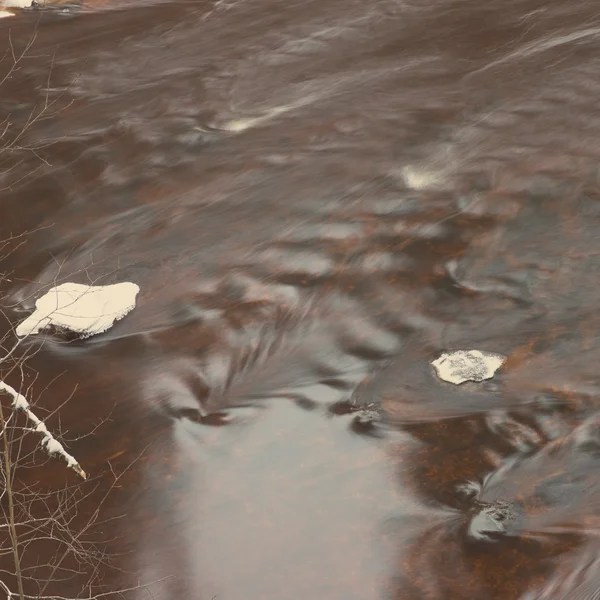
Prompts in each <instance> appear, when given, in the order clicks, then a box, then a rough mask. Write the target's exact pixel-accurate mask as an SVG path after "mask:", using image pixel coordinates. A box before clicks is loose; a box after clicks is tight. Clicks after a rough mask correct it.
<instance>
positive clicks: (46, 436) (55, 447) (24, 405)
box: [0, 381, 86, 479]
mask: <svg viewBox="0 0 600 600" xmlns="http://www.w3.org/2000/svg"><path fill="white" fill-rule="evenodd" d="M0 392H4V393H5V394H8V395H9V396H10V397H11V398H12V407H13V408H14V409H15V410H18V411H21V412H23V413H25V415H27V418H28V419H29V420H30V421H31V422H32V423H33V425H34V427H32V428H31V431H35V432H36V433H39V434H40V435H41V436H42V442H41V446H42V448H43V449H44V450H45V451H46V452H47V453H48V454H49V455H50V456H53V455H55V454H57V455H58V456H60V457H62V458H63V459H64V460H65V462H66V463H67V466H68V467H69V468H71V469H73V470H74V471H75V473H77V474H78V475H81V477H83V478H84V479H85V478H86V474H85V471H84V470H83V469H82V468H81V466H80V464H79V463H78V462H77V460H76V459H75V458H74V457H73V456H72V455H71V454H69V453H68V452H67V451H66V450H65V448H64V446H63V445H62V444H61V443H60V442H59V441H58V440H57V439H56V438H55V437H54V436H53V435H52V434H51V433H50V432H49V431H48V428H47V427H46V425H45V423H44V422H43V421H42V420H41V419H40V418H39V417H37V416H36V415H35V413H34V412H33V411H32V410H31V407H30V405H29V402H27V399H26V398H25V396H23V395H22V394H19V392H17V390H15V389H14V388H13V387H11V386H10V385H8V384H7V383H4V382H3V381H0Z"/></svg>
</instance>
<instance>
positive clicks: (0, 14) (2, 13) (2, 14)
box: [0, 9, 15, 19]
mask: <svg viewBox="0 0 600 600" xmlns="http://www.w3.org/2000/svg"><path fill="white" fill-rule="evenodd" d="M14 16H15V13H11V12H9V11H7V10H1V9H0V19H4V18H5V17H14Z"/></svg>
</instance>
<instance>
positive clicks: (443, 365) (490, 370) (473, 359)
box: [431, 350, 506, 385]
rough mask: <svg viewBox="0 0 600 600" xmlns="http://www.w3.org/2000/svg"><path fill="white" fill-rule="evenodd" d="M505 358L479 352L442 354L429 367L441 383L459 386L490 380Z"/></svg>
mask: <svg viewBox="0 0 600 600" xmlns="http://www.w3.org/2000/svg"><path fill="white" fill-rule="evenodd" d="M505 360H506V356H504V355H502V354H495V353H493V352H484V351H481V350H456V351H454V352H444V353H443V354H442V355H441V356H440V357H439V358H438V359H436V360H434V361H433V362H432V363H431V365H432V366H433V368H434V369H435V372H436V374H437V376H438V377H439V378H440V379H442V380H443V381H447V382H448V383H454V384H455V385H459V384H461V383H464V382H465V381H475V382H481V381H484V380H486V379H491V378H492V377H493V376H494V374H495V373H496V371H497V370H498V369H499V368H500V367H501V366H502V365H503V364H504V361H505Z"/></svg>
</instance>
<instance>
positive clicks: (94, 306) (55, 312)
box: [17, 282, 140, 338]
mask: <svg viewBox="0 0 600 600" xmlns="http://www.w3.org/2000/svg"><path fill="white" fill-rule="evenodd" d="M139 291H140V288H139V287H138V286H137V285H136V284H135V283H129V282H124V283H116V284H114V285H104V286H92V285H83V284H79V283H63V284H62V285H59V286H58V287H54V288H52V289H51V290H50V291H49V292H48V293H47V294H45V295H44V296H42V297H41V298H39V299H38V300H37V301H36V303H35V312H34V313H33V314H32V315H30V316H29V317H28V318H27V319H25V320H24V321H23V322H22V323H21V324H19V326H18V327H17V335H18V336H19V337H23V336H26V335H34V334H36V333H39V332H40V331H43V330H44V329H47V328H48V327H56V328H57V329H62V330H67V331H72V332H75V333H77V334H79V335H80V336H81V337H82V338H87V337H90V336H92V335H98V334H99V333H103V332H105V331H106V330H108V329H110V328H111V327H112V326H113V324H114V323H115V321H118V320H120V319H122V318H123V317H124V316H125V315H127V314H128V313H129V312H131V311H132V310H133V309H134V308H135V302H136V297H137V295H138V293H139Z"/></svg>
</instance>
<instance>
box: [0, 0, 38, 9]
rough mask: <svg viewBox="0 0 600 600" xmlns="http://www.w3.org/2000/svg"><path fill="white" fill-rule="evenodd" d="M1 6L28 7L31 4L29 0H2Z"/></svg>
mask: <svg viewBox="0 0 600 600" xmlns="http://www.w3.org/2000/svg"><path fill="white" fill-rule="evenodd" d="M0 4H2V6H3V7H10V8H29V7H30V6H31V0H2V2H0Z"/></svg>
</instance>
